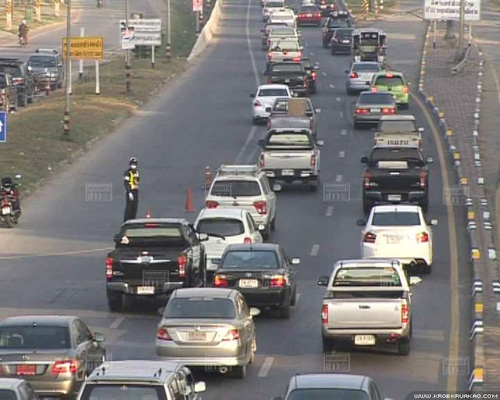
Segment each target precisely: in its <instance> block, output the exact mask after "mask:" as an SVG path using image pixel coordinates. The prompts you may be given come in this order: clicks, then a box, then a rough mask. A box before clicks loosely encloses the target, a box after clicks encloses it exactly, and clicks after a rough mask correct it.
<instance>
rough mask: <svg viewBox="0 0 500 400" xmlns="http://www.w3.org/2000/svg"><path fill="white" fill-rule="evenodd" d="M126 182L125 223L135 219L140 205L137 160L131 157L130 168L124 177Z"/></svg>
mask: <svg viewBox="0 0 500 400" xmlns="http://www.w3.org/2000/svg"><path fill="white" fill-rule="evenodd" d="M123 179H124V182H125V194H126V198H125V200H126V202H127V205H126V206H125V215H124V217H123V221H124V222H125V221H127V220H129V219H135V216H136V215H137V206H138V204H139V171H138V170H137V158H135V157H131V158H130V160H129V167H128V169H127V170H126V171H125V175H124V177H123Z"/></svg>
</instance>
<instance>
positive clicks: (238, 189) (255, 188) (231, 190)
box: [210, 180, 261, 197]
mask: <svg viewBox="0 0 500 400" xmlns="http://www.w3.org/2000/svg"><path fill="white" fill-rule="evenodd" d="M210 194H211V195H212V196H220V197H240V196H241V197H252V196H260V195H261V191H260V186H259V184H258V183H257V182H255V181H237V180H223V181H216V182H215V183H214V185H213V186H212V191H211V192H210Z"/></svg>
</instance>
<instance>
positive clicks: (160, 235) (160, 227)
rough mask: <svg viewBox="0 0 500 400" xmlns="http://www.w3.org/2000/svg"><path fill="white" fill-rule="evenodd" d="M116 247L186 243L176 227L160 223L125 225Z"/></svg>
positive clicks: (182, 244) (181, 244) (179, 244)
mask: <svg viewBox="0 0 500 400" xmlns="http://www.w3.org/2000/svg"><path fill="white" fill-rule="evenodd" d="M118 236H119V238H120V239H119V241H118V242H117V244H118V245H125V246H133V245H134V244H137V245H139V246H142V245H144V243H145V242H146V243H148V245H152V246H153V245H156V246H164V245H165V244H168V245H169V246H184V245H186V241H185V239H184V236H183V234H182V231H181V229H180V228H179V227H178V226H172V225H170V226H169V225H167V224H161V223H154V222H151V223H147V224H127V225H126V226H125V227H124V228H123V229H122V231H121V232H120V234H119V235H118Z"/></svg>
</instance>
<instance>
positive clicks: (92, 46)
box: [62, 36, 104, 60]
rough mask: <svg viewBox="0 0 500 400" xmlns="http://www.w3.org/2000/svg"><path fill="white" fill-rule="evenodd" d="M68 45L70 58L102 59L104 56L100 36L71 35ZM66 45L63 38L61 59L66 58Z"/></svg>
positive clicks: (102, 42) (102, 41)
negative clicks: (69, 46)
mask: <svg viewBox="0 0 500 400" xmlns="http://www.w3.org/2000/svg"><path fill="white" fill-rule="evenodd" d="M70 45H71V49H70V58H71V59H72V60H102V59H103V58H104V40H103V38H102V36H84V37H72V38H71V44H70ZM66 46H67V44H66V38H63V39H62V56H63V59H66Z"/></svg>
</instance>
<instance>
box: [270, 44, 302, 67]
mask: <svg viewBox="0 0 500 400" xmlns="http://www.w3.org/2000/svg"><path fill="white" fill-rule="evenodd" d="M270 48H271V51H284V50H287V51H298V50H299V44H298V43H297V42H295V41H293V42H292V41H280V42H271V46H270ZM290 65H291V66H293V64H290ZM297 65H299V66H300V64H297Z"/></svg>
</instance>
